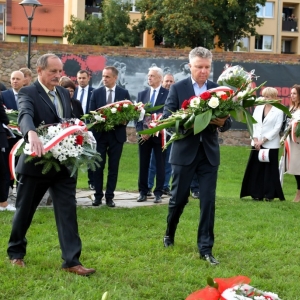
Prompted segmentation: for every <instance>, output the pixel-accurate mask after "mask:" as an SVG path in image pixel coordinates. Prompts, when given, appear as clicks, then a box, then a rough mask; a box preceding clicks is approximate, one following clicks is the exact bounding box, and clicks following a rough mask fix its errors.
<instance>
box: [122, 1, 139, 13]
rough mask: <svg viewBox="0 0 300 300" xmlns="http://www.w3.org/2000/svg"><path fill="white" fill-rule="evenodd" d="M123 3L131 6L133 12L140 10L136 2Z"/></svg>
mask: <svg viewBox="0 0 300 300" xmlns="http://www.w3.org/2000/svg"><path fill="white" fill-rule="evenodd" d="M122 3H124V4H128V5H130V11H131V12H138V11H139V10H138V8H137V6H136V0H122Z"/></svg>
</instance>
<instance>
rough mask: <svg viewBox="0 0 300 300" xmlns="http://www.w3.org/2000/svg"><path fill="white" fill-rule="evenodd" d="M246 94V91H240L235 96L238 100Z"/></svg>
mask: <svg viewBox="0 0 300 300" xmlns="http://www.w3.org/2000/svg"><path fill="white" fill-rule="evenodd" d="M246 94H247V91H242V92H239V93H238V94H237V97H238V99H241V98H244V97H245V96H246Z"/></svg>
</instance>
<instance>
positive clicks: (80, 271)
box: [63, 265, 96, 276]
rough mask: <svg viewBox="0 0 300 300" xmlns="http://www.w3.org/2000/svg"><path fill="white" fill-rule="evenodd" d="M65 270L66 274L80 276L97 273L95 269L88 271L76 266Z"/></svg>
mask: <svg viewBox="0 0 300 300" xmlns="http://www.w3.org/2000/svg"><path fill="white" fill-rule="evenodd" d="M63 270H64V271H66V272H70V273H75V274H77V275H80V276H89V275H91V274H93V273H95V272H96V270H95V269H88V268H85V267H84V266H82V265H78V266H74V267H71V268H63Z"/></svg>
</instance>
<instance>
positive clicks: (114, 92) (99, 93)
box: [89, 66, 130, 207]
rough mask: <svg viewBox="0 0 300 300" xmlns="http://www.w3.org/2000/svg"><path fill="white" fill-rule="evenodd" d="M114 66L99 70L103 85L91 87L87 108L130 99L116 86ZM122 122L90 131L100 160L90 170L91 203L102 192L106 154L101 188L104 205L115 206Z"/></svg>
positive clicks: (98, 201) (97, 201)
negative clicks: (109, 127)
mask: <svg viewBox="0 0 300 300" xmlns="http://www.w3.org/2000/svg"><path fill="white" fill-rule="evenodd" d="M118 73H119V71H118V69H117V68H115V67H113V66H107V67H105V68H104V69H103V71H102V82H103V84H104V86H102V87H100V88H98V89H95V90H93V92H92V96H91V102H90V109H89V111H95V110H96V109H98V108H100V107H102V106H105V105H109V104H112V103H114V102H117V101H121V100H130V96H129V92H128V91H127V90H125V89H123V88H121V87H119V86H117V85H116V82H117V79H118ZM126 125H127V124H120V125H117V126H115V127H114V129H113V130H110V131H102V132H97V131H96V130H93V133H94V136H95V139H96V141H97V151H98V152H99V153H100V155H101V158H102V161H101V162H100V167H99V168H96V171H95V172H93V173H94V186H95V200H94V201H93V206H99V205H101V204H102V198H103V196H104V192H103V176H104V168H105V163H106V155H107V156H108V174H107V183H106V190H105V201H106V205H107V206H108V207H115V202H114V201H113V199H114V196H115V194H114V191H115V189H116V186H117V180H118V172H119V162H120V159H121V155H122V151H123V145H124V143H125V142H126V140H127V135H126Z"/></svg>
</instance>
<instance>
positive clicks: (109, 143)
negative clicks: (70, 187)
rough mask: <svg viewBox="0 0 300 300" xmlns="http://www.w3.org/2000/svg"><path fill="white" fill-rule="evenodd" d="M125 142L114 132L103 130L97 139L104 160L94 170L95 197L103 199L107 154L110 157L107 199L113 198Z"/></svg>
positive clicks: (98, 148) (98, 149)
mask: <svg viewBox="0 0 300 300" xmlns="http://www.w3.org/2000/svg"><path fill="white" fill-rule="evenodd" d="M123 145H124V143H119V142H118V141H117V139H116V137H115V134H114V133H113V132H103V133H102V134H101V137H100V138H99V139H97V151H98V152H99V153H100V155H101V158H102V161H101V162H100V167H99V168H97V169H96V171H95V172H94V186H95V194H94V195H95V199H98V200H101V199H102V198H103V196H104V193H103V180H104V178H103V177H104V168H105V164H106V155H107V157H108V174H107V182H106V190H105V198H106V200H112V199H113V198H114V196H115V194H114V191H115V189H116V186H117V181H118V172H119V163H120V159H121V155H122V151H123Z"/></svg>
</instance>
